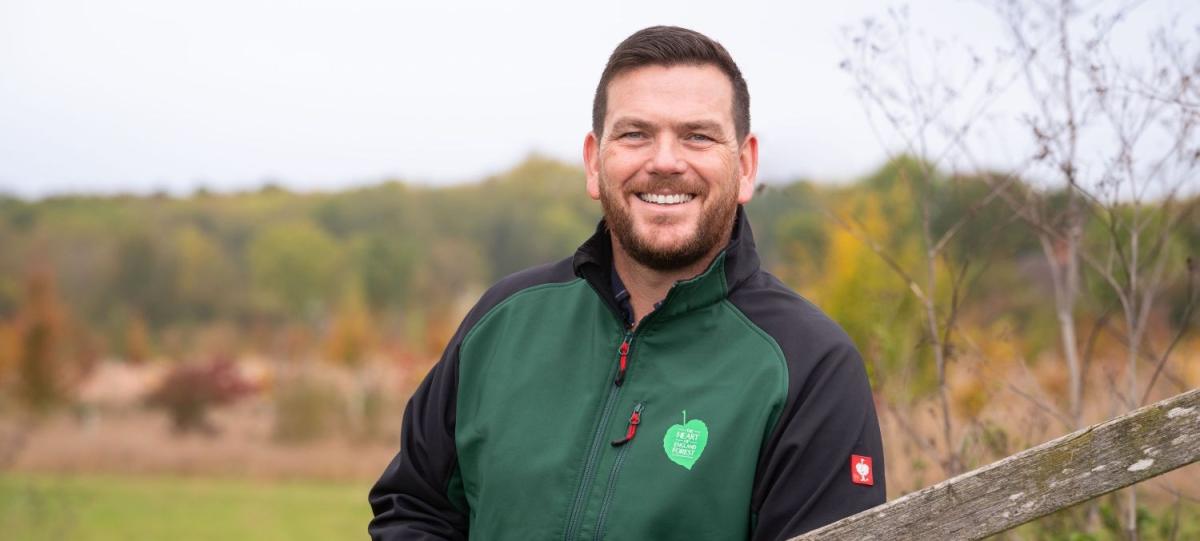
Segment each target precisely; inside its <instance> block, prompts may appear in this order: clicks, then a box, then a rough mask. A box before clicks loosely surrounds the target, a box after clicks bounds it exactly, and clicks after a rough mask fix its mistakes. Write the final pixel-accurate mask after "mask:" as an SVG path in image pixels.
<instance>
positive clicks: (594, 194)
mask: <svg viewBox="0 0 1200 541" xmlns="http://www.w3.org/2000/svg"><path fill="white" fill-rule="evenodd" d="M583 168H584V170H585V171H586V173H587V193H588V195H589V196H591V198H592V199H597V200H598V199H600V141H599V140H598V139H596V134H595V132H588V133H587V136H586V137H584V138H583Z"/></svg>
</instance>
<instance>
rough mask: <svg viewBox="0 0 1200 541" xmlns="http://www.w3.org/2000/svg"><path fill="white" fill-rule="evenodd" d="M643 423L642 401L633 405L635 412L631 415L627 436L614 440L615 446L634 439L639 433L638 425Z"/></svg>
mask: <svg viewBox="0 0 1200 541" xmlns="http://www.w3.org/2000/svg"><path fill="white" fill-rule="evenodd" d="M639 424H642V403H641V402H638V403H636V404H634V405H633V413H632V414H630V415H629V428H626V429H625V437H624V438H621V439H619V440H613V442H612V446H613V447H620V446H622V445H625V444H626V443H629V442H630V441H633V437H634V436H636V435H637V427H638V425H639Z"/></svg>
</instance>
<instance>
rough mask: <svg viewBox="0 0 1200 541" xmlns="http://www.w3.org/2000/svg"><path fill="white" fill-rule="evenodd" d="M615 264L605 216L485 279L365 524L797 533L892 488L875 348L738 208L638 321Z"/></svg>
mask: <svg viewBox="0 0 1200 541" xmlns="http://www.w3.org/2000/svg"><path fill="white" fill-rule="evenodd" d="M612 268H613V266H612V244H611V241H610V238H609V234H608V231H607V229H606V228H605V226H604V224H603V223H601V225H600V227H599V228H598V231H597V233H596V234H595V235H594V236H593V237H592V238H591V239H589V240H588V241H587V242H586V243H585V244H584V245H583V246H582V247H580V249H579V251H578V252H576V254H575V256H574V257H572V258H569V259H566V260H563V261H560V262H558V263H554V264H549V265H544V266H541V267H536V268H532V269H529V270H526V271H523V272H520V273H517V274H515V275H513V276H510V277H508V278H505V279H504V280H502V281H501V282H500V283H498V284H497V285H495V286H494V287H492V288H491V289H490V290H489V291H488V292H487V293H485V294H484V295H483V298H482V299H480V301H479V303H478V304H477V305H476V306H475V307H474V308H473V309H472V310H471V312H470V313H469V314H468V315H467V317H466V319H465V320H464V321H463V323H462V326H461V327H460V328H459V330H458V332H457V333H456V334H455V335H454V337H453V339H452V340H451V342H450V344H449V346H448V347H447V348H446V351H445V354H444V355H443V357H442V359H441V361H440V362H439V363H438V364H437V365H436V366H435V367H434V368H433V369H432V370H431V371H430V373H429V375H428V376H427V377H426V378H425V381H424V382H423V383H422V384H421V386H420V387H419V388H418V389H417V391H416V393H415V394H414V395H413V397H412V399H411V400H410V401H409V403H408V407H407V409H406V410H405V413H404V425H403V431H402V434H401V442H400V452H399V453H398V454H397V455H396V458H395V459H393V460H392V462H391V464H389V465H388V467H387V469H386V470H385V471H384V473H383V476H382V477H381V478H380V479H379V481H378V482H377V483H376V484H375V486H374V487H373V488H372V489H371V492H370V496H369V499H370V503H371V507H372V509H373V510H374V513H375V518H374V519H373V520H372V521H371V523H370V526H369V528H368V529H369V531H370V533H371V536H372V538H374V539H387V540H397V539H465V538H467V537H468V535H470V536H471V537H472V538H474V539H483V540H497V539H520V540H543V539H545V540H560V539H562V540H575V539H601V538H605V539H618V540H635V539H656V540H657V539H688V540H702V539H713V540H717V539H719V540H730V539H756V540H757V539H785V538H787V537H789V536H792V535H795V534H799V533H801V532H804V531H807V530H811V529H813V528H816V527H818V526H821V525H823V524H826V523H829V522H832V521H834V520H837V519H838V518H841V517H844V516H848V515H851V514H853V513H856V512H858V511H861V510H864V509H867V508H870V507H873V506H875V505H878V504H880V503H883V501H884V464H883V447H882V442H881V441H880V436H879V425H878V421H877V419H876V415H875V406H874V401H873V400H872V396H871V391H870V388H869V386H868V383H867V375H866V371H865V369H864V366H863V362H862V359H861V358H860V357H859V354H858V352H857V351H856V350H855V348H854V346H853V344H852V343H851V342H850V339H849V338H848V337H847V336H846V334H845V333H844V332H843V331H842V330H841V329H840V328H839V327H838V326H837V324H835V323H833V322H832V321H831V320H830V319H829V318H828V317H826V316H825V315H824V314H822V313H821V312H820V311H819V310H818V309H817V308H816V307H814V306H813V305H812V304H810V303H809V302H807V301H806V300H804V299H803V298H801V297H800V296H798V295H796V294H795V293H794V292H792V291H791V290H789V289H788V288H787V287H786V286H784V285H783V284H782V283H780V282H779V280H778V279H776V278H775V277H773V276H771V275H770V274H768V273H767V272H766V271H765V270H763V269H761V268H760V266H759V260H758V255H757V254H756V252H755V248H754V239H753V237H752V235H751V232H750V226H749V224H748V222H747V220H746V217H745V214H744V212H743V211H742V209H740V208H739V209H738V218H737V223H736V225H735V227H734V233H733V238H732V239H731V241H730V243H729V246H728V247H727V248H726V249H725V251H724V252H722V253H721V254H720V255H718V256H717V258H716V259H715V260H714V261H713V263H712V264H711V265H710V266H709V268H708V270H707V271H705V272H704V273H703V274H701V275H699V276H697V277H695V278H693V279H690V280H686V281H681V282H678V283H676V284H675V286H674V287H672V289H671V290H670V292H669V293H668V294H667V297H666V298H665V299H664V300H663V302H662V304H661V305H660V306H659V307H658V308H657V309H656V310H655V311H654V312H652V313H651V314H649V315H647V316H646V317H645V318H644V319H643V320H642V322H641V323H640V324H639V325H638V326H637V328H636V330H629V329H628V328H627V326H626V324H625V322H624V318H623V316H622V315H621V314H622V312H621V309H620V308H619V307H618V305H617V302H616V300H615V299H614V295H613V292H612V279H611V272H612ZM852 457H853V458H852ZM864 458H866V459H867V460H870V461H872V462H873V464H872V466H873V468H872V469H871V470H863V469H862V468H863V465H861V464H857V463H852V461H857V462H862V461H863V459H864ZM856 466H857V467H858V468H859V470H858V471H859V472H860V474H864V476H859V477H853V478H852V475H859V474H855V473H853V472H854V471H855V469H854V468H855V467H856ZM872 470H873V471H872ZM866 474H873V475H866ZM868 480H871V481H872V482H873V484H869V485H868V484H864V483H865V482H866V481H868ZM856 481H857V482H856Z"/></svg>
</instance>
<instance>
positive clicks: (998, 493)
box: [791, 389, 1200, 541]
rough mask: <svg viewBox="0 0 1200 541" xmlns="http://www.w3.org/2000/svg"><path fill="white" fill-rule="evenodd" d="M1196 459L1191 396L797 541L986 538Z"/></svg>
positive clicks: (1199, 434) (1196, 420)
mask: <svg viewBox="0 0 1200 541" xmlns="http://www.w3.org/2000/svg"><path fill="white" fill-rule="evenodd" d="M1197 460H1200V389H1193V390H1191V391H1188V392H1186V393H1183V394H1180V395H1177V396H1174V397H1172V398H1168V399H1166V400H1163V401H1161V402H1158V403H1155V404H1152V405H1149V406H1146V407H1143V408H1141V409H1138V410H1136V411H1132V412H1129V413H1127V414H1125V415H1122V416H1120V417H1117V418H1115V419H1111V420H1109V421H1106V422H1104V423H1101V424H1098V425H1093V426H1090V427H1088V428H1085V429H1082V430H1079V431H1077V432H1073V433H1071V434H1067V435H1066V436H1063V437H1061V438H1058V439H1056V440H1052V441H1050V442H1047V443H1044V444H1042V445H1039V446H1037V447H1034V448H1032V449H1028V450H1026V451H1023V452H1021V453H1018V454H1016V455H1013V456H1010V457H1008V458H1006V459H1004V460H1001V461H999V462H996V463H993V464H991V465H988V466H984V467H982V468H979V469H977V470H974V471H970V472H967V473H964V474H962V475H959V476H957V477H954V478H953V479H949V480H946V481H943V482H941V483H938V484H936V485H934V486H931V487H928V488H925V489H922V490H920V491H917V492H913V493H911V494H908V495H906V496H904V497H902V498H899V499H896V500H893V501H891V502H888V503H885V504H883V505H880V506H878V507H875V508H874V509H868V510H866V511H863V512H861V513H859V514H857V515H854V516H851V517H847V518H845V519H842V520H840V521H838V522H835V523H833V524H830V525H828V526H825V527H823V528H821V529H819V530H814V531H812V532H809V533H807V534H804V535H802V536H800V537H796V538H793V539H792V540H791V541H809V540H818V539H820V540H831V539H855V540H860V539H861V540H872V539H876V540H887V541H901V540H905V539H920V540H928V539H939V540H942V539H979V538H982V537H986V536H989V535H992V534H996V533H999V532H1003V531H1005V530H1008V529H1010V528H1013V527H1016V526H1020V525H1021V524H1024V523H1026V522H1030V521H1032V520H1034V519H1036V518H1038V517H1041V516H1045V515H1048V514H1050V513H1053V512H1054V511H1058V510H1059V509H1063V508H1066V507H1069V506H1072V505H1075V504H1077V503H1080V502H1084V501H1087V500H1090V499H1092V498H1095V497H1097V496H1101V495H1103V494H1107V493H1109V492H1112V491H1114V490H1118V489H1121V488H1124V487H1127V486H1129V485H1132V484H1134V483H1137V482H1139V481H1142V480H1145V479H1149V478H1151V477H1155V476H1158V475H1162V474H1164V473H1166V472H1169V471H1171V470H1174V469H1176V468H1180V467H1183V466H1186V465H1188V464H1191V463H1193V462H1196V461H1197Z"/></svg>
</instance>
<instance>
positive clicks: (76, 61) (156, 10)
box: [0, 0, 1196, 197]
mask: <svg viewBox="0 0 1200 541" xmlns="http://www.w3.org/2000/svg"><path fill="white" fill-rule="evenodd" d="M914 4H916V5H914V6H912V7H911V13H912V18H913V20H914V22H915V23H917V24H918V25H921V26H923V27H926V28H929V29H930V30H931V31H933V32H936V33H938V34H944V35H946V36H950V37H965V38H967V39H970V40H976V42H977V43H983V44H986V43H988V42H992V41H994V42H999V41H1000V40H1001V36H1002V34H1003V31H1002V28H1001V27H1000V26H999V25H998V23H997V21H996V18H995V17H994V16H992V14H991V13H990V12H989V11H988V10H986V9H985V8H984V7H981V5H980V4H979V3H977V2H967V1H953V0H921V1H919V2H914ZM1160 4H1162V6H1166V7H1162V6H1159V7H1153V6H1151V7H1149V8H1146V9H1150V10H1151V14H1152V15H1153V14H1158V15H1162V14H1163V13H1166V11H1167V8H1175V9H1176V10H1177V9H1178V7H1179V6H1180V5H1185V6H1186V5H1187V4H1188V2H1170V1H1168V2H1161V3H1160ZM888 5H889V4H888V3H885V2H871V1H865V0H852V1H842V2H781V3H779V4H778V5H773V4H770V3H762V2H731V1H728V0H727V1H725V2H707V1H703V2H702V1H695V0H693V1H688V2H675V1H658V2H647V1H644V0H643V1H634V2H592V3H578V4H576V3H571V2H562V1H539V2H522V3H520V4H519V5H513V4H511V3H500V2H488V1H483V2H470V3H463V2H404V1H399V0H392V1H383V0H369V1H368V0H362V1H336V2H335V1H315V0H310V1H289V2H282V1H269V0H207V1H204V2H178V1H176V2H171V1H163V0H108V1H104V2H97V1H94V0H74V1H73V0H0V193H9V194H17V195H21V196H25V197H39V196H43V195H46V194H53V193H62V192H80V191H83V192H102V193H109V192H116V191H128V192H140V193H144V192H149V191H154V190H159V189H165V190H168V191H171V192H174V193H187V192H189V191H191V190H192V189H195V188H196V187H199V186H205V187H207V188H210V189H217V190H232V189H241V188H250V187H254V186H257V185H260V184H261V183H262V182H263V181H264V179H273V180H274V181H276V182H279V183H281V184H283V185H285V186H289V187H292V188H296V189H336V188H340V187H344V186H349V185H357V184H364V183H371V182H376V181H379V180H381V179H384V178H402V179H405V180H411V181H423V182H431V183H441V182H453V181H462V180H474V179H478V178H481V177H482V176H484V175H486V174H489V173H495V172H499V171H502V170H503V169H505V168H507V167H510V166H512V165H513V164H515V163H516V162H518V161H520V160H521V159H522V158H523V157H524V156H526V155H527V154H528V153H530V152H532V151H537V152H541V153H544V154H548V155H551V156H554V157H557V158H561V159H564V160H569V161H572V162H578V161H579V158H578V157H579V152H580V147H581V144H582V140H583V135H584V133H585V132H586V131H587V130H588V129H589V127H590V108H591V99H592V93H593V90H594V88H595V84H596V81H597V79H598V78H599V75H600V71H601V69H602V68H603V65H604V62H605V60H606V59H607V57H608V54H609V53H610V52H611V51H612V48H613V47H614V46H616V44H617V43H618V42H619V41H620V40H622V39H623V38H624V37H626V36H627V35H629V34H630V33H632V32H633V31H635V30H637V29H639V28H642V27H645V26H649V25H652V24H674V25H680V26H687V27H690V28H694V29H696V30H699V31H701V32H704V33H706V34H708V35H709V36H711V37H713V38H715V39H717V40H719V41H721V42H722V43H723V44H724V45H725V46H726V47H727V48H728V49H729V50H730V52H731V53H732V54H733V56H734V58H735V60H737V62H738V63H739V65H740V67H741V68H742V71H743V73H744V74H745V76H746V79H747V81H748V83H749V85H750V93H751V104H752V109H751V112H752V117H753V129H754V131H755V132H756V133H758V134H759V136H760V138H761V142H762V144H761V156H762V165H761V173H760V179H765V180H772V179H774V180H781V179H790V178H794V177H797V176H810V177H816V178H818V179H823V180H840V179H846V178H850V177H853V176H855V175H859V174H862V173H865V172H867V171H869V170H871V169H873V168H874V167H876V166H878V165H879V164H880V163H881V162H882V161H883V160H884V159H885V151H884V149H883V147H882V146H881V144H880V143H879V142H878V140H877V139H876V137H875V136H874V135H873V134H872V132H871V130H870V127H869V125H868V123H867V119H866V116H865V114H864V113H863V110H862V106H861V105H860V104H859V102H858V100H857V98H856V97H855V95H854V93H853V91H852V81H851V80H850V77H849V76H848V75H847V74H845V73H844V72H843V71H841V70H840V69H838V64H839V62H840V61H841V59H842V58H843V57H844V56H845V51H844V50H843V49H844V45H843V44H844V42H845V40H844V35H845V34H844V31H843V28H845V27H847V26H853V25H856V24H857V23H858V21H859V20H861V19H862V18H863V17H864V16H868V15H874V16H876V17H880V16H882V15H883V14H884V13H885V10H886V8H887V6H888ZM1195 11H1196V10H1192V11H1191V13H1193V14H1195ZM1160 18H1161V17H1160Z"/></svg>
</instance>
